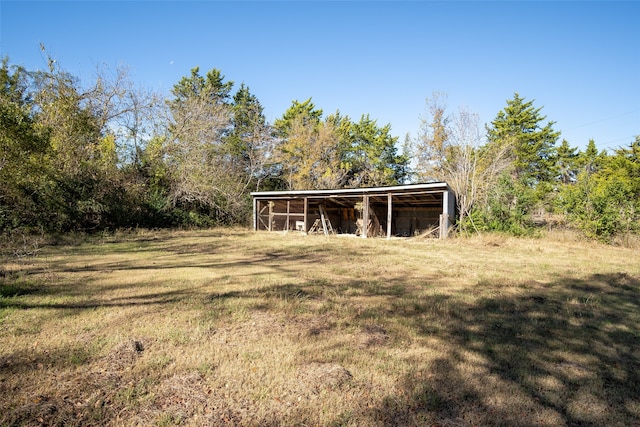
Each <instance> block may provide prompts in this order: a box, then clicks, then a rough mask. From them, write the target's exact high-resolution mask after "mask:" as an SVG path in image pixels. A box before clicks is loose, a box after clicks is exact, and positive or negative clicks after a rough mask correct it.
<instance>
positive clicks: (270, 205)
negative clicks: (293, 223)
mask: <svg viewBox="0 0 640 427" xmlns="http://www.w3.org/2000/svg"><path fill="white" fill-rule="evenodd" d="M273 205H274V203H273V201H272V200H269V231H273Z"/></svg>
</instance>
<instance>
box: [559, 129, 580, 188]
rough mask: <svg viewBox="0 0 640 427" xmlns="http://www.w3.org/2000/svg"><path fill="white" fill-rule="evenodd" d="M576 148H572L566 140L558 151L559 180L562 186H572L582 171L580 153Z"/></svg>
mask: <svg viewBox="0 0 640 427" xmlns="http://www.w3.org/2000/svg"><path fill="white" fill-rule="evenodd" d="M577 150H578V149H577V148H576V147H571V146H570V145H569V143H568V142H567V140H566V139H563V140H562V143H561V144H560V145H559V146H558V148H557V151H556V170H557V172H558V176H557V179H558V181H560V183H561V184H565V185H566V184H571V183H573V182H575V180H576V177H577V175H578V171H579V169H580V166H579V153H577V152H576V151H577Z"/></svg>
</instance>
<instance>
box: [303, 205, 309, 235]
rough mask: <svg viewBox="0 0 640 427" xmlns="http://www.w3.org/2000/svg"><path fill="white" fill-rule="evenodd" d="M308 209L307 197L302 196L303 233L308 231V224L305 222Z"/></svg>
mask: <svg viewBox="0 0 640 427" xmlns="http://www.w3.org/2000/svg"><path fill="white" fill-rule="evenodd" d="M308 210H309V198H307V197H305V198H304V210H303V211H304V234H307V232H308V231H309V224H307V212H308Z"/></svg>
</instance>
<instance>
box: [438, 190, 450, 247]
mask: <svg viewBox="0 0 640 427" xmlns="http://www.w3.org/2000/svg"><path fill="white" fill-rule="evenodd" d="M449 197H450V194H449V191H448V190H445V191H443V192H442V215H440V238H441V239H446V238H447V237H449V225H450V220H449V218H450V214H451V212H449V205H450V202H451V201H450V200H449Z"/></svg>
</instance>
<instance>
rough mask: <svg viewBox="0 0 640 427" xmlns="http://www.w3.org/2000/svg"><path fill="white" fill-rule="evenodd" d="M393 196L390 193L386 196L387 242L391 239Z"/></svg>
mask: <svg viewBox="0 0 640 427" xmlns="http://www.w3.org/2000/svg"><path fill="white" fill-rule="evenodd" d="M392 209H393V196H392V195H391V193H388V194H387V240H388V239H391V221H392V220H393V216H392V212H393V210H392Z"/></svg>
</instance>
